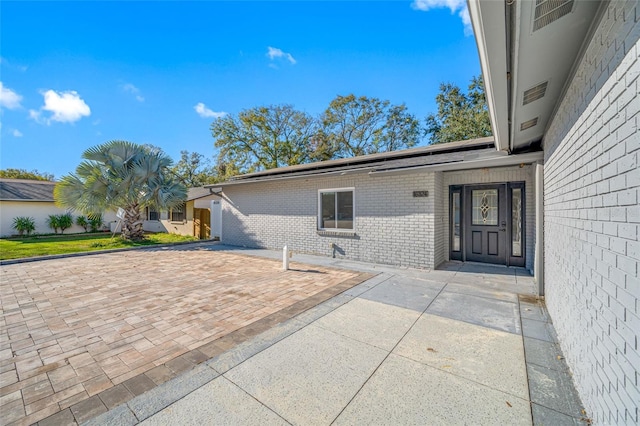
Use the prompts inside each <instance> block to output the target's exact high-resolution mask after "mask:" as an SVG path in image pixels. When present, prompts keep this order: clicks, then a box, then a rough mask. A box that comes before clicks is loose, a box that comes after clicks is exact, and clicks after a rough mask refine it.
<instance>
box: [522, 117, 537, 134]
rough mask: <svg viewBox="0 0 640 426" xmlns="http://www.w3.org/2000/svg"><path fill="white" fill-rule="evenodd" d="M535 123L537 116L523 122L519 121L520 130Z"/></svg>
mask: <svg viewBox="0 0 640 426" xmlns="http://www.w3.org/2000/svg"><path fill="white" fill-rule="evenodd" d="M536 124H538V117H536V118H532V119H531V120H529V121H525V122H524V123H521V124H520V131H523V130H527V129H529V128H531V127H533V126H535V125H536Z"/></svg>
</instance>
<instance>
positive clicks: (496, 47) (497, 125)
mask: <svg viewBox="0 0 640 426" xmlns="http://www.w3.org/2000/svg"><path fill="white" fill-rule="evenodd" d="M469 15H470V17H471V24H472V25H473V31H474V33H475V35H476V43H477V45H478V56H479V57H480V66H481V67H482V74H483V77H484V86H485V92H486V95H487V105H488V107H489V116H490V118H491V126H492V130H493V136H494V138H495V145H496V148H497V149H498V151H508V149H509V127H508V125H507V120H506V118H507V116H508V111H507V103H506V102H504V100H506V99H507V72H508V69H507V52H506V49H504V46H506V45H507V40H506V34H507V29H506V20H505V3H504V2H503V1H483V2H480V1H472V0H470V1H469Z"/></svg>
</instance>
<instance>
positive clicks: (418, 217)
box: [222, 173, 437, 268]
mask: <svg viewBox="0 0 640 426" xmlns="http://www.w3.org/2000/svg"><path fill="white" fill-rule="evenodd" d="M435 179H436V178H435V174H434V173H419V174H403V175H395V176H384V177H372V176H369V175H367V174H360V175H350V176H343V177H329V178H313V179H294V180H286V181H278V182H263V183H259V184H244V185H237V186H227V187H225V188H224V197H223V203H222V227H223V231H222V242H224V243H227V244H232V245H239V246H247V247H264V248H272V249H279V248H282V247H283V246H284V245H285V244H288V245H289V247H290V248H291V249H292V250H294V251H297V252H302V253H314V254H320V255H326V256H332V255H333V254H334V253H333V250H332V249H331V248H330V246H329V245H330V243H334V244H335V245H336V246H337V250H336V251H335V256H336V257H339V258H349V259H354V260H361V261H365V262H377V263H385V264H392V265H402V266H411V267H419V268H432V267H433V266H434V237H433V236H434V233H435V229H434V204H435V202H434V200H435V197H436V195H437V194H436V191H435ZM344 187H355V233H356V235H355V236H354V237H335V236H324V235H319V234H318V232H317V210H318V190H319V189H326V188H344ZM413 191H429V196H428V197H424V198H422V197H419V198H414V197H413ZM283 212H284V214H283Z"/></svg>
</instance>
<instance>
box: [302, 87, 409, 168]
mask: <svg viewBox="0 0 640 426" xmlns="http://www.w3.org/2000/svg"><path fill="white" fill-rule="evenodd" d="M321 120H322V132H320V133H318V135H317V139H316V141H315V142H316V144H315V146H314V148H315V150H314V152H313V153H312V155H311V156H312V158H313V159H328V158H343V157H353V156H356V155H365V154H374V153H377V152H386V151H394V150H397V149H404V148H411V147H412V146H414V145H416V144H417V143H418V142H419V140H420V122H419V121H418V119H416V118H415V117H414V116H413V115H412V114H410V113H409V112H408V111H407V107H406V106H405V105H404V104H401V105H391V103H390V102H389V101H387V100H380V99H378V98H368V97H366V96H360V97H356V96H355V95H353V94H351V95H348V96H337V97H336V98H335V99H334V100H332V101H331V103H330V104H329V107H328V108H327V110H326V111H325V112H324V114H323V115H322V118H321Z"/></svg>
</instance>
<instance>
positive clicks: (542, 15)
mask: <svg viewBox="0 0 640 426" xmlns="http://www.w3.org/2000/svg"><path fill="white" fill-rule="evenodd" d="M573 1H574V0H536V9H535V14H534V18H533V31H537V30H539V29H540V28H543V27H546V26H547V25H549V24H550V23H552V22H553V21H556V20H558V19H560V18H562V17H563V16H564V15H566V14H568V13H570V12H571V9H572V8H573Z"/></svg>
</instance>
